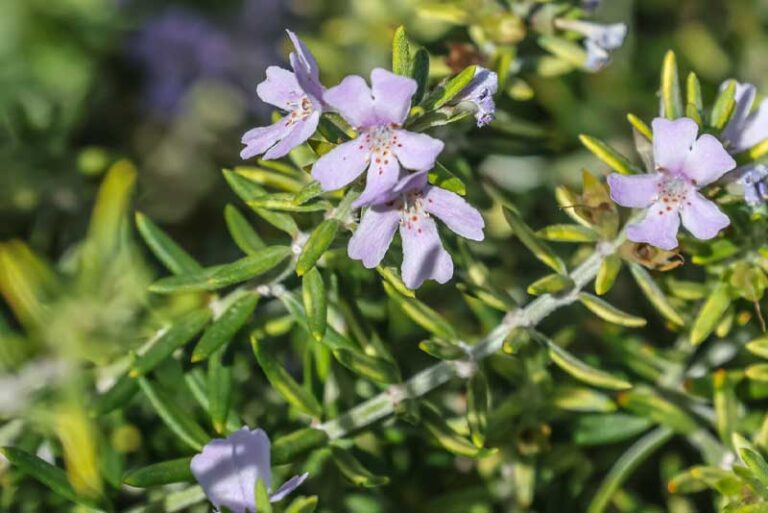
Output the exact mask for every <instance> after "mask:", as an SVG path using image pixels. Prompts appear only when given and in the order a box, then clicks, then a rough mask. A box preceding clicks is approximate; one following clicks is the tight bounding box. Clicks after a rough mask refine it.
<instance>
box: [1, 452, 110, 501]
mask: <svg viewBox="0 0 768 513" xmlns="http://www.w3.org/2000/svg"><path fill="white" fill-rule="evenodd" d="M0 453H1V454H2V455H3V456H5V458H6V459H7V460H8V461H9V462H10V463H11V465H13V466H14V467H16V468H18V469H19V470H20V471H22V472H24V473H25V474H27V475H28V476H30V477H31V478H33V479H35V480H37V481H39V482H40V483H42V484H44V485H45V486H47V487H48V488H50V490H51V491H52V492H54V493H55V494H57V495H59V496H61V497H63V498H65V499H67V500H69V501H72V502H75V503H77V504H82V505H84V506H89V507H94V508H95V507H97V502H95V501H94V500H93V499H89V498H86V497H81V496H79V495H77V492H75V489H74V488H72V485H71V484H69V480H68V479H67V474H66V473H65V472H64V471H63V470H62V469H60V468H58V467H56V466H54V465H51V464H50V463H48V462H47V461H45V460H42V459H40V458H38V457H37V456H35V455H33V454H30V453H28V452H26V451H23V450H21V449H17V448H15V447H3V448H2V449H0Z"/></svg>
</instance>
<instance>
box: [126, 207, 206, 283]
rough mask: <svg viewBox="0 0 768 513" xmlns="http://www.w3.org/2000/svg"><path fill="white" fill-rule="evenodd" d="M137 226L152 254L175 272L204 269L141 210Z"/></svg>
mask: <svg viewBox="0 0 768 513" xmlns="http://www.w3.org/2000/svg"><path fill="white" fill-rule="evenodd" d="M136 227H137V228H138V229H139V233H140V234H141V237H142V238H143V239H144V242H146V243H147V246H149V249H151V250H152V254H154V255H155V257H157V259H158V260H160V261H161V262H162V263H163V265H164V266H165V267H167V268H168V270H169V271H171V272H172V273H173V274H188V273H193V272H196V271H199V270H200V269H202V267H200V264H199V263H197V260H195V259H194V258H192V257H191V256H190V255H189V253H187V252H186V251H184V250H183V249H181V247H180V246H179V245H178V244H176V243H175V242H174V241H173V239H171V238H170V237H169V236H168V235H167V234H166V233H165V232H164V231H163V230H161V229H160V227H159V226H157V225H156V224H155V223H154V222H153V221H152V220H151V219H150V218H148V217H147V216H145V215H144V214H142V213H141V212H136Z"/></svg>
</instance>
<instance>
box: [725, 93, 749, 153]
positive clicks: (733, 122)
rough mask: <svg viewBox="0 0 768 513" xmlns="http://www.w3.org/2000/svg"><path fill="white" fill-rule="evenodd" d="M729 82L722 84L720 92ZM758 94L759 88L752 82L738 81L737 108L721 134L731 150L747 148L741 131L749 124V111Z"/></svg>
mask: <svg viewBox="0 0 768 513" xmlns="http://www.w3.org/2000/svg"><path fill="white" fill-rule="evenodd" d="M729 82H730V81H725V82H723V83H722V84H721V85H720V92H722V91H723V90H724V89H725V88H726V87H727V86H728V84H729ZM756 94H757V90H756V89H755V86H753V85H752V84H740V83H738V82H737V83H736V108H735V109H734V110H733V114H732V115H731V119H730V120H729V121H728V124H727V125H725V128H724V129H723V132H722V133H721V134H720V135H721V138H722V139H723V140H724V141H726V142H728V143H729V149H730V150H731V151H741V150H743V149H746V148H743V147H742V146H741V144H740V141H741V133H742V132H743V131H744V129H745V128H746V126H747V118H748V117H749V111H750V110H751V109H752V104H753V103H754V102H755V95H756Z"/></svg>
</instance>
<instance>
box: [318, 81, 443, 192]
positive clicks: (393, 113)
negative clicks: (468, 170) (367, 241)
mask: <svg viewBox="0 0 768 513" xmlns="http://www.w3.org/2000/svg"><path fill="white" fill-rule="evenodd" d="M416 87H417V85H416V81H415V80H413V79H411V78H407V77H402V76H400V75H395V74H394V73H392V72H390V71H387V70H385V69H381V68H376V69H374V70H373V72H372V73H371V87H368V85H367V84H366V83H365V80H364V79H363V78H362V77H359V76H357V75H351V76H348V77H346V78H345V79H344V80H342V82H341V83H340V84H339V85H337V86H336V87H332V88H330V89H328V90H327V91H326V92H325V94H324V95H323V99H324V100H325V102H326V103H327V104H328V105H329V106H330V107H331V108H333V109H336V110H337V111H338V112H339V113H340V114H341V116H342V117H343V118H344V119H345V120H346V121H347V122H348V123H349V124H350V125H351V126H352V127H354V128H355V129H356V130H357V132H358V134H359V135H358V136H357V137H356V138H355V139H353V140H351V141H348V142H345V143H343V144H340V145H339V146H337V147H336V148H334V149H333V150H331V151H330V152H328V153H326V154H325V155H323V156H322V157H320V158H319V159H318V160H317V162H315V164H314V166H313V167H312V176H313V177H314V178H315V179H316V180H317V181H318V182H320V185H321V186H322V187H323V189H324V190H326V191H331V190H335V189H339V188H341V187H344V186H345V185H347V184H349V183H350V182H352V181H353V180H354V179H355V178H357V177H358V176H359V175H360V174H361V173H362V172H363V171H364V170H365V169H366V168H368V174H367V178H366V186H365V189H364V190H363V193H362V194H361V195H360V197H359V198H358V199H357V200H356V202H355V206H362V205H366V204H368V203H370V202H371V201H372V200H374V199H376V198H377V197H378V196H379V195H381V194H382V193H385V192H387V191H389V190H391V189H392V187H393V186H394V185H395V184H396V183H397V181H398V179H399V178H400V170H401V166H402V167H403V168H405V169H410V170H414V171H427V170H429V169H431V168H432V167H433V166H434V165H435V159H436V158H437V155H438V154H439V153H440V152H441V151H442V150H443V143H442V142H441V141H439V140H437V139H434V138H432V137H430V136H428V135H426V134H418V133H414V132H409V131H407V130H403V129H402V128H401V127H402V124H403V122H404V121H405V119H406V118H407V117H408V111H409V110H410V107H411V97H413V95H414V93H415V92H416Z"/></svg>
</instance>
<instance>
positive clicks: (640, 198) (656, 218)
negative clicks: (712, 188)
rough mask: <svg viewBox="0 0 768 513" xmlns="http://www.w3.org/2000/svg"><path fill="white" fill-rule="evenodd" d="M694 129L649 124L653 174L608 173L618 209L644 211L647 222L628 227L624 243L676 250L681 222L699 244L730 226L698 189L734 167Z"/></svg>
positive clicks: (686, 124)
mask: <svg viewBox="0 0 768 513" xmlns="http://www.w3.org/2000/svg"><path fill="white" fill-rule="evenodd" d="M698 129H699V127H698V125H697V124H696V122H695V121H693V120H692V119H688V118H681V119H677V120H674V121H670V120H667V119H662V118H656V119H654V120H653V157H654V161H655V168H656V171H655V172H654V173H649V174H643V175H620V174H617V173H614V174H611V175H610V176H609V177H608V185H609V186H610V188H611V198H612V199H613V200H614V201H615V202H616V203H618V204H619V205H622V206H625V207H632V208H648V211H647V213H646V215H645V218H644V219H643V220H641V221H639V222H637V223H634V224H631V225H630V226H629V227H628V228H627V238H629V240H631V241H633V242H647V243H648V244H651V245H653V246H657V247H659V248H662V249H667V250H670V249H673V248H675V247H677V231H678V229H679V228H680V219H681V218H682V221H683V226H685V227H686V228H687V229H688V231H689V232H691V233H692V234H693V235H694V236H695V237H697V238H699V239H711V238H712V237H714V236H715V235H717V234H718V233H719V232H720V230H722V229H723V228H725V227H726V226H728V224H730V220H729V219H728V217H727V216H726V215H725V214H723V213H722V212H721V211H720V210H719V209H718V208H717V206H716V205H715V204H714V203H713V202H711V201H709V200H708V199H706V198H705V197H704V196H702V195H701V193H699V192H698V191H699V189H701V188H702V187H704V186H706V185H709V184H711V183H712V182H714V181H715V180H717V179H719V178H720V177H721V176H723V175H724V174H725V173H726V172H728V171H730V170H731V169H733V168H734V167H736V162H735V161H734V160H733V158H732V157H731V156H730V155H729V154H728V152H727V151H725V148H723V145H722V144H721V143H720V141H718V140H717V139H716V138H715V137H713V136H711V135H709V134H705V135H702V136H701V137H699V138H698V139H696V135H697V133H698Z"/></svg>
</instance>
